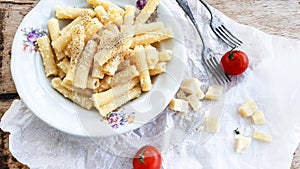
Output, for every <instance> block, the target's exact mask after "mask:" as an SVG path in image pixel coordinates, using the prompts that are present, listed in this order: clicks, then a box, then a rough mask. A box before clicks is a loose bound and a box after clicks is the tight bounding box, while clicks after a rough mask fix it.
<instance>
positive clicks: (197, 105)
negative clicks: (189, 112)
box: [187, 94, 201, 111]
mask: <svg viewBox="0 0 300 169" xmlns="http://www.w3.org/2000/svg"><path fill="white" fill-rule="evenodd" d="M187 101H188V102H189V104H190V105H191V107H192V108H193V110H194V111H198V110H199V109H200V107H201V102H200V101H199V99H198V98H197V96H196V95H193V94H192V95H189V96H188V97H187Z"/></svg>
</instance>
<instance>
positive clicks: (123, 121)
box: [120, 117, 127, 126]
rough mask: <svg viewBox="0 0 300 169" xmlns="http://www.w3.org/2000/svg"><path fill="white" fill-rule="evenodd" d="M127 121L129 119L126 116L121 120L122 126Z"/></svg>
mask: <svg viewBox="0 0 300 169" xmlns="http://www.w3.org/2000/svg"><path fill="white" fill-rule="evenodd" d="M126 121H127V120H126V118H124V117H122V118H121V120H120V125H122V126H123V125H125V123H126Z"/></svg>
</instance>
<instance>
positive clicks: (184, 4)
mask: <svg viewBox="0 0 300 169" xmlns="http://www.w3.org/2000/svg"><path fill="white" fill-rule="evenodd" d="M176 2H177V3H178V5H179V6H180V7H181V8H182V10H183V11H184V12H185V14H186V15H187V16H188V17H189V18H190V20H191V21H192V23H193V25H194V26H195V27H196V30H197V33H198V34H199V36H200V39H201V41H202V44H203V45H204V42H203V39H202V36H201V33H200V29H199V26H198V24H197V22H196V20H195V18H194V15H193V13H192V11H191V9H190V7H189V4H188V2H187V0H176Z"/></svg>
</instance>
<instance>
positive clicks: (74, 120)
mask: <svg viewBox="0 0 300 169" xmlns="http://www.w3.org/2000/svg"><path fill="white" fill-rule="evenodd" d="M113 2H114V3H116V4H119V5H125V4H132V5H135V0H115V1H113ZM57 5H61V6H74V7H86V6H87V3H86V1H85V0H77V1H68V0H60V1H58V0H54V1H49V0H42V1H40V2H39V3H38V5H37V6H36V7H35V8H34V9H33V10H32V11H31V12H29V14H28V15H27V16H26V17H25V18H24V20H23V21H22V23H21V24H20V26H19V28H18V30H17V32H16V35H15V37H14V42H13V46H12V59H11V71H12V75H13V79H14V82H15V85H16V88H17V91H18V93H19V95H20V97H21V99H22V100H23V101H24V102H25V104H26V105H27V106H28V108H29V109H30V110H31V111H32V112H33V113H34V114H36V115H37V116H38V117H39V118H40V119H42V120H43V121H45V122H46V123H48V124H49V125H51V126H53V127H55V128H57V129H59V130H61V131H63V132H66V133H70V134H73V135H79V136H92V137H105V136H112V135H117V134H121V133H124V132H128V131H131V130H134V129H136V128H138V127H140V126H142V125H143V124H145V123H147V122H148V121H150V120H151V119H153V118H154V117H155V116H157V115H158V114H159V113H161V112H162V111H163V110H164V109H165V108H166V106H167V105H168V103H169V101H170V100H171V99H172V97H173V96H174V94H175V93H176V91H177V90H178V88H179V85H180V82H181V80H182V78H183V75H184V69H185V62H186V53H185V47H184V42H183V35H182V32H181V28H180V26H179V25H178V23H177V22H176V21H175V20H173V19H172V18H173V17H172V14H171V12H170V11H169V10H168V8H167V7H166V6H165V5H164V4H163V2H161V4H160V5H159V8H158V16H159V20H162V21H164V23H165V25H167V26H171V27H172V29H173V32H174V38H173V39H172V40H168V41H165V42H164V43H162V45H161V47H162V48H164V49H172V50H173V52H174V56H173V59H172V60H171V61H170V62H169V63H168V65H167V72H166V73H164V74H161V75H159V76H158V77H157V79H156V80H155V81H154V85H153V89H152V90H151V91H150V92H148V93H145V94H143V95H142V97H140V98H138V99H136V100H134V101H132V102H130V103H128V104H126V105H125V106H123V107H122V108H121V109H120V110H119V112H121V113H124V114H125V115H128V114H131V113H132V112H134V116H135V120H134V122H133V123H131V124H128V123H126V124H125V125H119V127H118V128H117V129H113V128H112V127H111V125H112V124H111V123H107V121H105V120H103V118H102V117H101V116H100V115H99V113H98V112H97V111H96V110H93V111H88V110H85V109H83V108H81V107H79V106H77V105H76V104H74V103H72V102H71V101H69V100H67V99H65V98H64V97H63V96H62V95H60V94H59V93H57V92H56V91H55V90H54V89H53V88H52V87H51V85H50V80H51V79H50V78H46V77H45V74H44V68H43V65H42V61H41V57H40V54H39V53H38V52H35V51H34V50H31V51H30V46H27V48H26V49H27V50H26V51H24V49H25V48H24V40H26V37H25V36H24V35H23V34H24V31H22V30H24V29H27V31H28V30H29V29H30V28H34V29H35V28H40V30H44V31H46V30H47V21H48V20H49V19H50V18H51V17H54V13H55V7H56V6H57ZM119 118H120V117H119Z"/></svg>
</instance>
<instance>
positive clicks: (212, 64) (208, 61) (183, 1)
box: [176, 0, 231, 84]
mask: <svg viewBox="0 0 300 169" xmlns="http://www.w3.org/2000/svg"><path fill="white" fill-rule="evenodd" d="M176 1H177V3H178V5H179V6H180V7H181V8H182V9H183V11H184V12H185V14H186V15H187V16H188V17H189V18H190V20H191V21H192V23H193V25H194V26H195V28H196V31H197V33H198V34H199V36H200V39H201V42H202V45H203V49H202V61H203V63H204V65H205V66H206V67H207V69H208V70H209V71H210V72H211V73H212V75H213V76H214V77H215V79H216V80H217V82H218V83H219V84H225V83H228V82H230V81H231V79H230V77H229V76H228V75H227V74H225V73H224V71H223V69H222V67H221V65H220V63H219V62H218V61H217V59H216V57H215V56H213V52H212V50H211V49H210V48H209V47H207V46H206V45H205V43H204V40H203V37H202V35H201V32H200V29H199V26H198V24H197V22H196V20H195V18H194V15H193V13H192V11H191V9H190V7H189V4H188V2H187V0H176Z"/></svg>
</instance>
